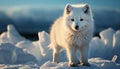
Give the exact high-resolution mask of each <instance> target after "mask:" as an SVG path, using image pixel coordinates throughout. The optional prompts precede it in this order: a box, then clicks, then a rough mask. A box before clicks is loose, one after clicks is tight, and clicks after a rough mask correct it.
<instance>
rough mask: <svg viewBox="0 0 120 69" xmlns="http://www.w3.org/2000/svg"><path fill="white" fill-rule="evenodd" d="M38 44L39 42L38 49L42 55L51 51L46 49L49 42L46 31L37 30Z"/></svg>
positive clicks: (47, 54)
mask: <svg viewBox="0 0 120 69" xmlns="http://www.w3.org/2000/svg"><path fill="white" fill-rule="evenodd" d="M38 36H39V44H40V46H39V47H40V51H41V54H42V55H43V56H46V57H47V56H50V55H51V54H50V53H51V51H50V50H49V49H48V45H49V44H50V37H49V35H48V33H46V32H45V31H42V32H39V33H38Z"/></svg>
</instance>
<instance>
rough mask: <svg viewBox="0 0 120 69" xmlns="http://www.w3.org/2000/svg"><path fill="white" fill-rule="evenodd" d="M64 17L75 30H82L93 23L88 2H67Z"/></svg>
mask: <svg viewBox="0 0 120 69" xmlns="http://www.w3.org/2000/svg"><path fill="white" fill-rule="evenodd" d="M64 19H65V21H66V23H67V25H68V26H69V27H70V28H71V29H72V30H74V31H79V30H82V29H84V28H86V27H87V26H89V25H91V26H92V24H93V17H92V13H91V9H90V6H89V5H87V4H81V5H70V4H67V5H66V6H65V9H64Z"/></svg>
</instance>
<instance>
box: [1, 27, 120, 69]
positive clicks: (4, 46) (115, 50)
mask: <svg viewBox="0 0 120 69" xmlns="http://www.w3.org/2000/svg"><path fill="white" fill-rule="evenodd" d="M99 35H100V37H93V39H92V40H91V42H90V48H89V62H90V63H91V66H90V67H86V66H79V67H74V68H73V67H69V66H68V62H67V58H66V53H65V52H64V51H63V52H62V53H61V55H60V56H62V57H60V61H61V62H60V63H58V64H57V63H53V62H52V51H51V50H50V49H49V48H48V45H49V43H50V38H49V34H48V33H46V32H45V31H42V32H38V38H39V40H38V41H30V40H28V39H26V38H24V37H23V36H21V35H20V34H19V33H18V32H17V30H16V29H15V27H14V26H13V25H8V26H7V31H6V32H3V33H2V34H0V68H41V69H46V68H47V69H79V68H81V69H100V68H101V69H119V68H120V43H119V41H120V30H118V31H116V32H115V31H114V30H113V29H112V28H109V29H106V30H104V31H102V32H100V34H99ZM100 58H101V59H100ZM103 59H104V60H103Z"/></svg>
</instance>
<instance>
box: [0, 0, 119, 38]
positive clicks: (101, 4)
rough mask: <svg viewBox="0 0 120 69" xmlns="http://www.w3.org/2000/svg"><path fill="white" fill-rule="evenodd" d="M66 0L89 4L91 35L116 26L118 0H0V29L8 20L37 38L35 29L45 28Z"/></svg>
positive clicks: (115, 28)
mask: <svg viewBox="0 0 120 69" xmlns="http://www.w3.org/2000/svg"><path fill="white" fill-rule="evenodd" d="M67 3H72V4H80V3H88V4H90V5H91V7H92V11H93V14H94V20H95V27H96V30H95V35H98V33H99V32H100V31H102V30H104V29H106V28H109V27H112V28H113V29H114V30H118V29H120V19H119V18H120V4H119V3H120V1H119V0H64V1H60V0H55V1H53V0H52V1H49V0H19V1H18V0H0V33H2V32H4V31H6V27H7V25H8V24H13V25H14V26H15V27H16V29H17V30H18V32H19V33H20V34H22V35H23V36H25V37H26V38H29V39H32V40H37V39H38V38H37V33H38V32H39V31H42V30H45V31H47V32H49V29H50V26H51V24H52V23H53V22H54V20H56V19H57V18H58V17H60V16H61V15H62V14H63V9H64V6H65V5H66V4H67ZM32 36H34V38H35V37H36V38H35V39H33V38H31V37H32Z"/></svg>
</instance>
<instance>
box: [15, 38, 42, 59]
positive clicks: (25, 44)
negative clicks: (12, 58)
mask: <svg viewBox="0 0 120 69" xmlns="http://www.w3.org/2000/svg"><path fill="white" fill-rule="evenodd" d="M16 46H17V47H19V48H22V49H24V50H26V51H27V52H28V53H29V54H31V55H33V56H35V58H36V59H37V60H38V61H40V60H41V59H42V56H41V52H40V49H39V47H38V46H36V45H34V44H33V43H32V41H29V40H26V41H20V42H18V43H17V44H16Z"/></svg>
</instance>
